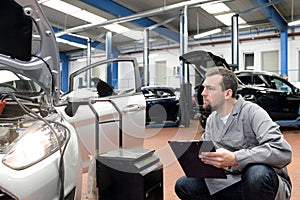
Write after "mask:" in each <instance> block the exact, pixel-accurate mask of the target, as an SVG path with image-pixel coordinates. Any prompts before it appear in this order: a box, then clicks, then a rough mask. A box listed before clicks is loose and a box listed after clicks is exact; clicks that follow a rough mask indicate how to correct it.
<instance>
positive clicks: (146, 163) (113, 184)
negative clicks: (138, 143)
mask: <svg viewBox="0 0 300 200" xmlns="http://www.w3.org/2000/svg"><path fill="white" fill-rule="evenodd" d="M153 153H154V151H153V150H146V149H142V148H138V149H116V150H112V151H109V152H107V153H105V154H101V155H98V156H97V158H96V173H97V187H98V195H99V200H121V199H122V200H124V199H126V200H163V165H162V163H161V162H160V161H159V158H158V157H157V156H155V155H154V154H153Z"/></svg>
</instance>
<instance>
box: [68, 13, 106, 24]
mask: <svg viewBox="0 0 300 200" xmlns="http://www.w3.org/2000/svg"><path fill="white" fill-rule="evenodd" d="M70 15H72V16H73V17H76V18H79V19H82V20H84V21H87V22H90V23H92V24H93V23H101V22H105V21H107V19H105V18H103V17H100V16H98V15H95V14H93V13H90V12H88V11H86V10H80V11H79V12H75V13H71V14H70Z"/></svg>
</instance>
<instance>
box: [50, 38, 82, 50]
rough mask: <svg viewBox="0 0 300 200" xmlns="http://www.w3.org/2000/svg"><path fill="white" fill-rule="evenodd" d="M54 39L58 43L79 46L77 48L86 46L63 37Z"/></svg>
mask: <svg viewBox="0 0 300 200" xmlns="http://www.w3.org/2000/svg"><path fill="white" fill-rule="evenodd" d="M56 41H57V42H59V43H63V44H67V45H70V46H74V47H79V48H82V49H86V48H87V45H84V44H79V43H76V42H71V41H69V40H65V39H62V38H56Z"/></svg>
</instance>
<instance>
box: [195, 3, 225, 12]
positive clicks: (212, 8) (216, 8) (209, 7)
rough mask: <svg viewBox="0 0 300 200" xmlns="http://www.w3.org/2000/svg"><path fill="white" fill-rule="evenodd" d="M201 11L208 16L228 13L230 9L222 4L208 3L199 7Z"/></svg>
mask: <svg viewBox="0 0 300 200" xmlns="http://www.w3.org/2000/svg"><path fill="white" fill-rule="evenodd" d="M199 6H200V7H201V8H202V9H203V10H205V11H206V12H208V13H209V14H216V13H222V12H228V11H230V8H229V7H228V6H226V5H225V3H222V2H210V3H204V4H200V5H199Z"/></svg>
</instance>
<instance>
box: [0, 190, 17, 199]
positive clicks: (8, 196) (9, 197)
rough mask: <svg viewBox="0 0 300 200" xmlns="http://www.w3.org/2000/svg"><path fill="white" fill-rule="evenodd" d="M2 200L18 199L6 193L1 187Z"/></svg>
mask: <svg viewBox="0 0 300 200" xmlns="http://www.w3.org/2000/svg"><path fill="white" fill-rule="evenodd" d="M0 200H17V199H16V198H14V197H12V196H10V195H9V194H7V193H5V192H4V191H3V190H2V189H1V188H0Z"/></svg>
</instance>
